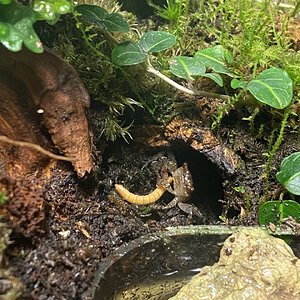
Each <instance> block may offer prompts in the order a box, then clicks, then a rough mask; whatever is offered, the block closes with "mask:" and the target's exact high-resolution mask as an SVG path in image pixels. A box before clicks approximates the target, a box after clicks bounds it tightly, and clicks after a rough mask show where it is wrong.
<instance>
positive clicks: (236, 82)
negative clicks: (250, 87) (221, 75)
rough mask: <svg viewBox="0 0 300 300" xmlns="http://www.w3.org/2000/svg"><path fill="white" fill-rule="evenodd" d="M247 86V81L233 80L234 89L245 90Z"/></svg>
mask: <svg viewBox="0 0 300 300" xmlns="http://www.w3.org/2000/svg"><path fill="white" fill-rule="evenodd" d="M247 84H248V82H247V81H241V80H238V79H236V78H233V79H232V80H231V83H230V85H231V87H232V88H233V89H238V88H241V89H245V88H246V86H247Z"/></svg>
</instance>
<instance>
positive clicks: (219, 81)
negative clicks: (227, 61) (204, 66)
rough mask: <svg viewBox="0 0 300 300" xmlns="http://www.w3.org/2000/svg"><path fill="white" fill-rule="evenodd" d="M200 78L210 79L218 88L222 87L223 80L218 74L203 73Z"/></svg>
mask: <svg viewBox="0 0 300 300" xmlns="http://www.w3.org/2000/svg"><path fill="white" fill-rule="evenodd" d="M202 76H203V77H207V78H210V79H212V80H213V81H214V82H215V83H216V84H217V85H219V86H223V78H222V77H221V75H220V74H217V73H205V74H203V75H202Z"/></svg>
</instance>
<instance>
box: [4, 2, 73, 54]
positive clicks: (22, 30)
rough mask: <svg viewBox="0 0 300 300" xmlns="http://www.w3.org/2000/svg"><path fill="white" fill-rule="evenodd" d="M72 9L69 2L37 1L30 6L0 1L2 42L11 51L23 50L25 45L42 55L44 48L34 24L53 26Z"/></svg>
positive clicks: (71, 4)
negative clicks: (39, 22) (41, 21)
mask: <svg viewBox="0 0 300 300" xmlns="http://www.w3.org/2000/svg"><path fill="white" fill-rule="evenodd" d="M72 9H73V2H72V1H68V0H53V1H49V0H48V1H47V0H44V1H43V0H35V1H32V2H30V4H29V5H23V4H21V3H19V2H17V1H14V0H0V42H1V43H2V44H3V45H4V46H5V47H6V48H7V49H9V50H10V51H14V52H17V51H19V50H21V48H22V44H23V43H24V45H25V46H26V47H27V48H28V49H29V50H31V51H33V52H36V53H41V52H43V46H42V43H41V42H40V39H39V37H38V36H37V34H36V32H35V30H34V28H33V24H34V23H35V22H36V21H40V20H47V21H48V22H49V23H50V24H53V23H55V22H56V21H57V20H58V18H59V16H60V15H62V14H66V13H69V12H72Z"/></svg>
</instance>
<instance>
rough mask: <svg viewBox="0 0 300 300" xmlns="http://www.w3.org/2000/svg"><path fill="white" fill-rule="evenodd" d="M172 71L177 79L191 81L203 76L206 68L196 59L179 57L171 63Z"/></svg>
mask: <svg viewBox="0 0 300 300" xmlns="http://www.w3.org/2000/svg"><path fill="white" fill-rule="evenodd" d="M170 71H171V72H172V73H173V74H174V75H176V76H177V77H180V78H184V79H186V80H190V79H193V76H201V75H203V74H204V73H205V66H204V64H203V63H202V62H201V60H200V59H198V58H196V57H188V56H177V57H175V58H174V59H172V60H171V61H170Z"/></svg>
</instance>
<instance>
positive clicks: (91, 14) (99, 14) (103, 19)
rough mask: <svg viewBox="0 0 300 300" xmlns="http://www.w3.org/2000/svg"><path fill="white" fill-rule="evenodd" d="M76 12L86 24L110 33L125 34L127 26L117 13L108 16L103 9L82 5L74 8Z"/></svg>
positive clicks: (127, 29)
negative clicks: (88, 23)
mask: <svg viewBox="0 0 300 300" xmlns="http://www.w3.org/2000/svg"><path fill="white" fill-rule="evenodd" d="M76 11H78V12H79V13H80V14H81V15H82V16H83V17H84V18H85V20H87V21H88V22H90V23H92V24H95V25H97V26H100V27H102V28H103V29H105V30H107V31H111V32H127V31H129V25H128V23H127V22H126V20H125V19H124V18H123V16H122V15H120V14H117V13H112V14H109V13H108V12H107V11H106V10H105V9H104V8H102V7H99V6H96V5H89V4H82V5H78V6H77V7H76Z"/></svg>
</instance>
